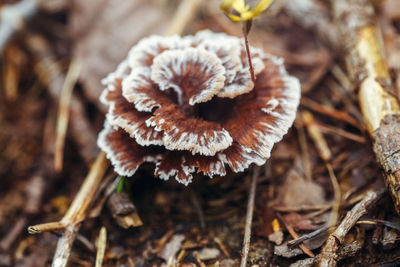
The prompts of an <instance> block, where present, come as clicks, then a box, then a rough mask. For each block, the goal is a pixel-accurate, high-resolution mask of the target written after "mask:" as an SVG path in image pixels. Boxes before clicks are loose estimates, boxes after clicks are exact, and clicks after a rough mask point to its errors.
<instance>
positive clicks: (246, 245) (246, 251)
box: [240, 167, 260, 267]
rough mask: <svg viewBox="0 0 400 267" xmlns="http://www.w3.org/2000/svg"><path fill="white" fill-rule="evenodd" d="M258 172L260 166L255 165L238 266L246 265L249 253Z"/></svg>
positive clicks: (243, 266)
mask: <svg viewBox="0 0 400 267" xmlns="http://www.w3.org/2000/svg"><path fill="white" fill-rule="evenodd" d="M259 174H260V168H259V167H255V168H254V170H253V175H252V178H251V184H250V190H249V199H248V202H247V212H246V224H245V228H244V237H243V249H242V258H241V261H240V267H246V265H247V257H248V255H249V249H250V237H251V224H252V221H253V212H254V199H255V197H256V188H257V179H258V176H259Z"/></svg>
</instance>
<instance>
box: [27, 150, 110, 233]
mask: <svg viewBox="0 0 400 267" xmlns="http://www.w3.org/2000/svg"><path fill="white" fill-rule="evenodd" d="M108 166H109V161H108V160H107V159H106V156H105V153H103V152H102V153H100V154H99V156H98V157H97V159H96V161H95V162H94V163H93V166H92V167H91V169H90V171H89V173H88V175H87V176H86V178H85V180H84V182H83V184H82V186H81V188H80V189H79V192H78V194H77V195H76V197H75V199H74V200H73V202H72V204H71V206H70V207H69V209H68V211H67V212H66V214H65V215H64V217H63V218H62V219H61V220H60V221H59V222H51V223H44V224H38V225H33V226H29V227H28V231H29V233H31V234H36V233H40V232H43V231H52V230H59V229H63V228H65V227H69V226H71V225H75V224H77V223H79V222H81V221H82V220H83V219H84V218H85V215H86V211H87V209H88V207H89V205H90V203H91V202H92V199H93V196H94V195H95V193H96V192H97V189H98V187H99V186H100V183H101V181H102V179H103V176H104V174H105V172H106V170H107V168H108Z"/></svg>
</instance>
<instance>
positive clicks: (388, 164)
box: [331, 0, 400, 213]
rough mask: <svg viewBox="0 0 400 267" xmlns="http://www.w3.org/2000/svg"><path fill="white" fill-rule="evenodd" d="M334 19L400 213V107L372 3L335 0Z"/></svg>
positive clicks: (358, 0) (387, 182) (375, 146)
mask: <svg viewBox="0 0 400 267" xmlns="http://www.w3.org/2000/svg"><path fill="white" fill-rule="evenodd" d="M331 3H332V7H333V13H334V16H335V19H336V21H337V24H338V26H339V28H340V30H341V34H342V37H343V41H344V43H345V46H346V48H347V54H346V56H345V59H346V63H347V70H348V72H349V73H350V75H351V79H352V82H353V84H359V93H358V99H359V102H360V107H361V111H362V115H363V118H364V121H365V123H366V126H367V130H368V132H369V134H370V135H371V137H372V139H373V140H374V152H375V155H376V157H377V161H378V163H379V164H380V165H381V166H382V168H383V169H384V171H385V180H386V184H387V187H388V189H389V190H390V192H391V195H392V198H393V200H394V205H395V208H396V211H397V212H398V213H400V190H399V189H400V131H399V129H400V106H399V102H398V99H397V98H396V96H395V94H394V90H393V85H392V82H391V78H390V75H389V70H388V67H387V63H386V61H385V57H384V54H383V41H382V37H381V32H380V29H379V26H378V25H377V23H376V17H375V13H374V9H373V6H372V5H371V3H370V1H367V0H357V1H354V0H332V1H331Z"/></svg>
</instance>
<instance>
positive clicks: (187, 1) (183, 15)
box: [165, 0, 202, 35]
mask: <svg viewBox="0 0 400 267" xmlns="http://www.w3.org/2000/svg"><path fill="white" fill-rule="evenodd" d="M201 3H202V1H201V0H183V1H182V2H181V3H180V5H179V7H178V10H177V11H176V13H175V14H174V17H173V18H172V21H171V23H170V24H169V26H168V29H167V30H166V32H165V35H173V34H182V32H183V30H184V29H185V27H186V26H187V25H188V22H190V21H192V20H193V18H194V17H195V16H196V14H197V10H198V9H199V7H200V5H201Z"/></svg>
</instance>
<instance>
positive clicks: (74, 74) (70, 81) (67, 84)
mask: <svg viewBox="0 0 400 267" xmlns="http://www.w3.org/2000/svg"><path fill="white" fill-rule="evenodd" d="M80 69H81V64H80V62H79V61H78V60H77V59H73V60H72V62H71V64H70V66H69V69H68V72H67V75H66V77H65V81H64V85H63V87H62V89H61V97H60V103H59V107H58V118H57V129H56V142H55V146H54V169H55V170H56V171H61V170H62V167H63V151H64V144H65V137H66V135H67V128H68V121H69V109H70V102H71V97H72V90H73V89H74V86H75V84H76V82H77V81H78V78H79V73H80Z"/></svg>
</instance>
